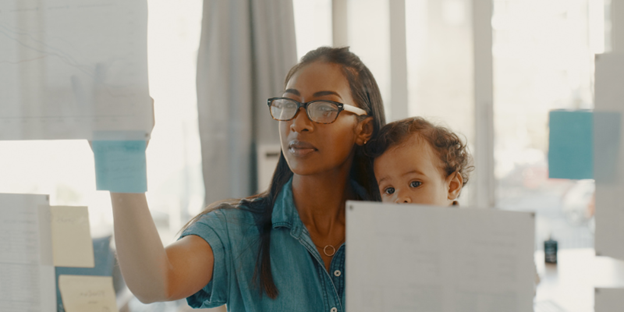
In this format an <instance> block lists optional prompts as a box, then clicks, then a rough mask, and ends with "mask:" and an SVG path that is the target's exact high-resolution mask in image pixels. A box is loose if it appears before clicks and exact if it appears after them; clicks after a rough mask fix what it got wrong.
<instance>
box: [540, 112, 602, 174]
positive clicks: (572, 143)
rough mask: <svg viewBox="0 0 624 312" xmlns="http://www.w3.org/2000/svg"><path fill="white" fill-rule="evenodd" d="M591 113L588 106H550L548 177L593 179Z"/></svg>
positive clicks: (592, 118)
mask: <svg viewBox="0 0 624 312" xmlns="http://www.w3.org/2000/svg"><path fill="white" fill-rule="evenodd" d="M593 121H594V116H593V113H592V112H591V111H589V110H574V111H573V110H554V111H551V112H550V114H549V121H548V124H549V128H550V131H549V138H548V177H549V178H554V179H577V180H578V179H593V178H594V150H593V144H594V143H593V139H594V136H593V133H594V131H593V125H594V123H593Z"/></svg>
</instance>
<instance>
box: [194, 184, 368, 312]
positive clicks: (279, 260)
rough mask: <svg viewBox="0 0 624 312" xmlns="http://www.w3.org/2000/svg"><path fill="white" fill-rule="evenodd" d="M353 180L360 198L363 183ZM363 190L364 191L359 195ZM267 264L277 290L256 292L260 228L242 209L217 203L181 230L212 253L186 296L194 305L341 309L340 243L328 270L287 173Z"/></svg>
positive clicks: (342, 260)
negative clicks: (199, 283)
mask: <svg viewBox="0 0 624 312" xmlns="http://www.w3.org/2000/svg"><path fill="white" fill-rule="evenodd" d="M352 184H354V189H355V191H356V193H357V194H358V195H360V197H361V198H366V196H365V191H364V189H363V188H362V187H361V186H359V185H357V184H356V183H352ZM362 195H364V196H362ZM272 223H273V228H272V231H271V270H272V274H273V279H274V282H275V285H276V286H277V289H278V291H279V295H278V297H277V298H276V299H270V298H269V297H267V296H266V295H264V296H260V294H259V292H258V289H257V288H256V287H255V285H254V283H253V280H252V277H253V274H254V269H255V265H256V259H257V258H256V257H257V252H258V241H259V231H258V229H257V227H256V225H255V221H254V215H253V214H252V213H251V212H249V211H247V210H245V209H238V208H234V209H219V210H215V211H213V212H210V213H208V214H206V215H204V216H202V217H201V218H200V219H199V220H198V221H197V222H195V223H194V224H193V225H191V226H190V227H189V228H188V229H186V230H185V231H184V232H183V233H182V237H184V236H186V235H197V236H199V237H201V238H203V239H204V240H205V241H206V242H208V244H210V246H211V247H212V251H213V253H214V258H215V260H214V269H213V274H212V280H211V281H210V283H208V285H206V286H205V287H204V288H202V289H201V290H200V291H198V292H197V293H195V294H194V295H192V296H190V297H188V298H187V301H188V303H189V305H190V306H192V307H194V308H211V307H217V306H220V305H223V304H227V307H228V310H229V311H249V312H252V311H272V312H282V311H288V312H290V311H323V312H338V311H345V308H344V303H345V272H344V269H345V246H344V244H343V245H342V246H340V248H338V250H337V251H336V254H335V255H334V257H333V259H332V262H331V266H330V270H329V272H328V271H327V270H325V265H324V263H323V260H322V259H321V256H320V254H319V253H318V251H317V249H316V247H315V246H314V243H313V242H312V239H311V238H310V234H309V232H308V230H307V229H306V227H305V226H304V225H303V223H302V222H301V219H300V218H299V213H298V212H297V209H296V208H295V204H294V201H293V194H292V179H291V181H289V182H288V183H287V184H285V185H284V187H283V189H282V191H281V193H280V194H279V196H278V198H277V200H276V202H275V206H274V207H273V214H272Z"/></svg>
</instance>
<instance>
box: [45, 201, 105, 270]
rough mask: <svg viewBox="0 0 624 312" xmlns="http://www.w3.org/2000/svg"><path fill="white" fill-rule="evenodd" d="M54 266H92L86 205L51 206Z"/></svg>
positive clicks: (91, 244)
mask: <svg viewBox="0 0 624 312" xmlns="http://www.w3.org/2000/svg"><path fill="white" fill-rule="evenodd" d="M50 208H51V213H52V254H53V256H54V266H62V267H80V268H92V267H94V266H95V263H94V259H93V242H92V241H91V230H90V228H89V211H88V209H87V207H66V206H52V207H50Z"/></svg>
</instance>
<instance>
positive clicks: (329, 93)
mask: <svg viewBox="0 0 624 312" xmlns="http://www.w3.org/2000/svg"><path fill="white" fill-rule="evenodd" d="M324 95H335V96H337V97H339V98H340V99H342V96H340V94H338V93H337V92H335V91H319V92H315V93H314V94H313V96H315V97H316V96H324Z"/></svg>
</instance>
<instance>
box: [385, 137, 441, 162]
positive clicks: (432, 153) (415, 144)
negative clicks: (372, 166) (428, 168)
mask: <svg viewBox="0 0 624 312" xmlns="http://www.w3.org/2000/svg"><path fill="white" fill-rule="evenodd" d="M397 153H411V154H412V155H413V156H414V157H419V158H420V159H421V160H425V159H428V160H430V161H431V162H432V163H433V165H434V166H435V167H437V168H439V169H441V170H442V169H443V167H444V164H443V161H442V159H441V157H440V155H439V153H438V152H437V151H436V149H435V148H434V147H433V146H432V144H431V143H430V142H429V141H428V140H427V139H426V138H425V137H424V136H423V135H422V134H420V133H417V132H416V133H410V134H409V135H407V136H406V137H405V138H403V139H402V140H400V141H398V142H396V143H395V144H392V145H391V146H389V147H388V148H387V149H386V150H385V151H384V152H383V153H382V154H381V155H380V156H379V157H377V158H375V160H374V161H375V162H377V161H378V160H380V161H387V162H392V161H394V160H393V159H392V157H382V156H384V155H386V156H388V154H395V155H396V154H397Z"/></svg>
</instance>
